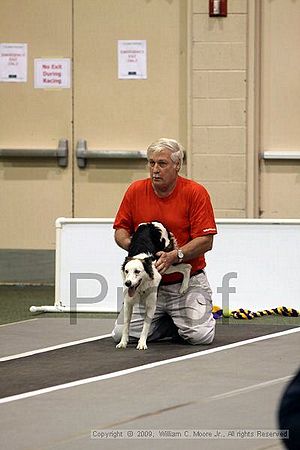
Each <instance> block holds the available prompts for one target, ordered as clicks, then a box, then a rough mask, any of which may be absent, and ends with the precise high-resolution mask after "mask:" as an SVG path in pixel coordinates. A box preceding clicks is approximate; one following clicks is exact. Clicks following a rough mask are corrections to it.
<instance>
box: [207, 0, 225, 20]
mask: <svg viewBox="0 0 300 450" xmlns="http://www.w3.org/2000/svg"><path fill="white" fill-rule="evenodd" d="M209 16H210V17H227V0H209Z"/></svg>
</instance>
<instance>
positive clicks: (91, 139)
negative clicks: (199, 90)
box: [74, 0, 187, 217]
mask: <svg viewBox="0 0 300 450" xmlns="http://www.w3.org/2000/svg"><path fill="white" fill-rule="evenodd" d="M74 5H75V8H74V11H75V21H74V30H75V39H74V69H75V70H74V75H75V76H74V91H75V98H74V111H75V117H74V119H75V120H74V123H75V130H74V136H75V141H76V142H78V140H79V139H84V140H86V141H87V146H88V148H89V149H90V150H121V151H123V150H143V149H146V148H147V146H148V145H149V144H150V143H151V142H153V141H154V140H156V139H158V138H160V137H172V136H173V137H175V138H177V139H181V140H183V142H185V141H186V121H185V117H186V111H185V103H186V75H185V74H186V72H187V70H186V48H185V46H186V2H182V1H180V0H175V1H171V2H170V1H162V0H152V1H148V0H126V1H124V0H110V1H95V0H75V2H74ZM118 40H133V41H136V40H137V41H140V40H145V41H146V45H147V79H129V80H128V79H118V55H117V44H118ZM145 165H146V164H145V160H142V161H138V160H136V161H134V160H112V159H107V160H98V161H97V162H95V161H94V162H92V161H89V162H88V164H87V167H86V168H85V169H79V168H78V166H77V165H75V168H74V202H75V209H74V214H75V216H76V217H95V216H96V217H113V216H114V215H115V213H116V209H117V207H118V205H119V202H120V200H121V197H122V195H123V193H124V191H125V188H126V187H127V186H128V184H129V183H130V182H132V181H133V180H135V179H137V178H140V177H145V176H147V171H146V167H145Z"/></svg>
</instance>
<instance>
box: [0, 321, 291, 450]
mask: <svg viewBox="0 0 300 450" xmlns="http://www.w3.org/2000/svg"><path fill="white" fill-rule="evenodd" d="M112 325H113V320H112V319H103V320H95V319H78V322H77V325H70V323H69V320H68V319H62V318H49V319H48V318H42V317H41V318H37V319H36V320H33V321H30V322H29V321H28V322H23V323H18V324H14V325H6V326H2V327H0V357H4V356H9V355H14V354H18V353H22V352H24V351H29V350H36V349H39V348H43V347H49V346H53V345H58V344H63V343H66V342H70V341H74V340H77V339H84V338H88V337H92V336H100V335H104V334H107V333H109V332H110V331H111V328H112ZM298 331H300V328H297V329H296V332H293V333H291V334H284V335H280V336H276V337H275V336H274V337H273V338H272V339H264V340H261V341H255V342H252V343H249V344H247V345H243V346H237V347H233V348H224V349H222V350H221V351H215V352H212V353H207V354H206V353H205V352H204V354H203V355H202V356H199V357H198V356H197V357H194V358H191V359H185V360H180V359H179V360H178V361H174V362H171V363H169V364H164V365H160V366H153V367H149V368H146V369H144V370H139V371H137V372H128V373H124V374H123V375H121V376H117V377H114V378H112V377H107V378H106V379H101V380H100V381H97V382H92V383H88V384H83V385H79V386H76V387H67V388H65V389H60V390H56V391H54V392H49V393H44V394H41V395H36V396H34V397H31V398H27V399H21V400H16V401H12V402H9V403H4V404H0V431H1V449H3V450H25V449H26V450H27V449H28V450H37V449H39V450H41V449H43V450H48V449H49V450H50V449H57V450H60V449H61V450H62V449H64V450H77V449H78V450H79V449H80V450H82V449H99V448H104V449H108V450H109V449H116V448H118V449H119V448H120V449H127V448H131V449H140V448H141V447H143V449H145V450H146V449H151V450H153V446H155V447H156V448H158V449H171V448H172V449H174V448H180V449H194V448H195V449H196V448H197V449H199V448H201V449H204V450H205V449H209V450H210V449H212V450H218V449H221V448H222V449H225V450H227V449H228V450H229V449H233V450H235V449H237V450H244V449H245V450H246V449H256V450H263V449H274V450H275V449H278V450H279V449H283V446H282V445H281V443H280V442H279V441H278V440H276V439H250V438H239V436H238V433H239V432H241V431H247V432H251V431H252V430H254V431H255V432H257V431H259V430H274V431H275V430H276V429H277V421H276V414H277V408H278V403H279V400H280V397H281V395H282V391H283V389H284V387H285V386H286V384H287V383H288V381H289V379H290V378H291V376H292V375H293V374H294V373H295V372H296V370H297V369H298V365H299V358H298V357H297V355H298V353H299V340H300V334H299V333H298ZM125 351H126V350H125ZM106 357H107V356H106ZM78 364H80V361H78ZM53 370H55V367H54V368H53ZM74 370H76V367H74ZM91 430H110V431H111V430H114V431H119V432H120V433H121V431H122V430H129V432H131V431H132V432H133V433H134V436H136V437H138V436H143V432H144V433H145V430H146V433H148V435H149V436H151V433H155V434H156V433H159V431H165V430H171V432H170V433H169V436H171V434H172V433H173V434H174V435H175V437H176V438H170V437H169V438H166V437H165V438H160V439H155V441H154V442H153V439H152V438H151V437H149V438H148V439H145V438H143V439H141V438H136V439H132V438H130V437H129V436H128V434H127V437H126V438H123V439H114V438H110V439H104V438H102V439H91ZM143 430H144V431H143ZM210 430H212V432H213V433H214V434H216V433H217V431H218V430H228V431H225V432H223V431H222V432H221V433H222V438H219V439H203V438H202V439H200V438H198V439H196V438H195V439H187V438H184V433H185V432H187V433H188V435H189V436H192V435H193V432H195V433H196V435H197V433H198V436H199V435H200V433H205V432H207V433H208V432H209V431H210ZM138 433H139V434H138ZM179 433H181V436H182V438H181V439H180V438H179ZM129 434H130V433H129ZM227 434H229V437H230V434H231V437H232V436H233V435H235V436H236V438H235V439H232V438H229V437H228V436H226V435H227ZM176 435H177V436H176ZM223 435H224V436H223Z"/></svg>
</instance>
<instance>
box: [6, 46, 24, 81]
mask: <svg viewBox="0 0 300 450" xmlns="http://www.w3.org/2000/svg"><path fill="white" fill-rule="evenodd" d="M0 81H3V82H8V83H25V82H26V81H27V44H0Z"/></svg>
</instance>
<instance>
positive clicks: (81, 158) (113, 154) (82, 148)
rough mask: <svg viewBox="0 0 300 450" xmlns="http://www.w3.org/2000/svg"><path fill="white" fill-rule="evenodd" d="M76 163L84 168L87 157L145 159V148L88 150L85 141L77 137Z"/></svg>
mask: <svg viewBox="0 0 300 450" xmlns="http://www.w3.org/2000/svg"><path fill="white" fill-rule="evenodd" d="M76 158H77V165H78V167H80V168H81V169H84V168H85V167H86V164H87V160H88V159H146V158H147V153H146V151H145V150H92V151H91V150H88V148H87V141H85V140H84V139H79V141H78V142H77V146H76Z"/></svg>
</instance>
